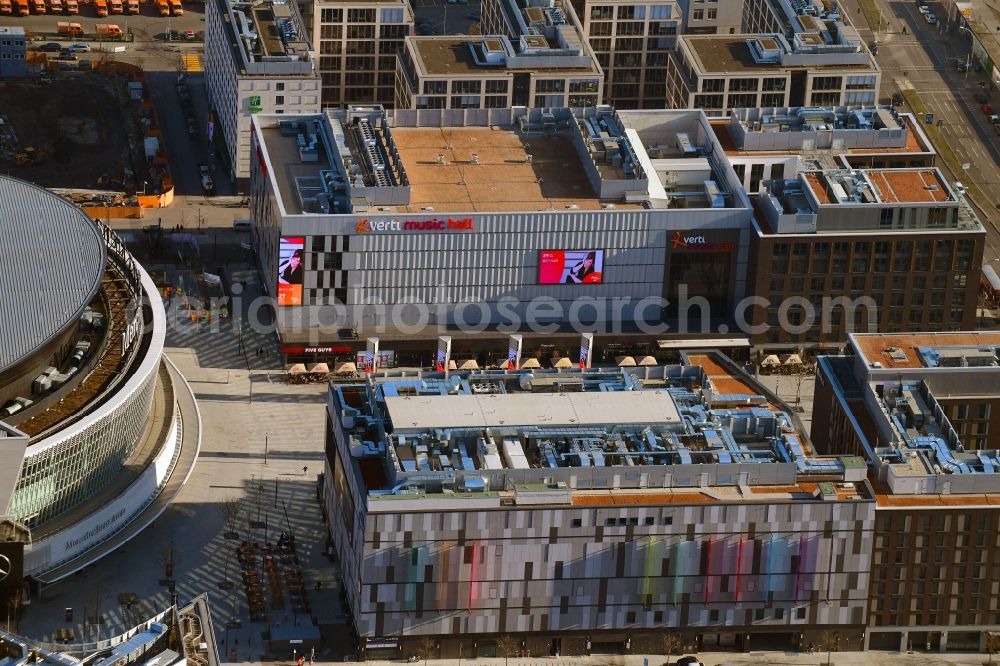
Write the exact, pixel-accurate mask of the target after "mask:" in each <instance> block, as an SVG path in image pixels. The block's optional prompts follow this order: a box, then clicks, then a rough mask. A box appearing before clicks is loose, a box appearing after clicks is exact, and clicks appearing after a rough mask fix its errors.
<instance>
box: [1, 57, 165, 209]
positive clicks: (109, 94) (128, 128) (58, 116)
mask: <svg viewBox="0 0 1000 666" xmlns="http://www.w3.org/2000/svg"><path fill="white" fill-rule="evenodd" d="M135 85H136V84H134V83H133V84H131V86H132V88H133V89H134V86H135ZM130 93H131V90H130V83H129V82H128V81H127V80H126V79H125V78H123V77H121V76H118V75H114V74H103V73H98V72H86V73H80V74H75V73H74V74H73V75H65V76H64V75H56V76H55V77H54V78H51V79H50V78H43V79H41V80H34V81H25V80H6V81H0V169H2V170H3V171H4V172H5V173H9V174H10V175H12V176H16V177H18V178H23V179H25V180H28V181H31V182H34V183H37V184H39V185H42V186H44V187H51V188H66V189H79V190H90V191H103V192H108V195H101V194H100V192H94V193H93V195H92V196H91V197H90V198H91V199H92V200H94V199H98V200H100V202H101V203H103V204H108V205H123V204H125V203H126V200H127V199H129V198H131V197H132V196H134V195H135V194H136V193H140V192H141V193H150V194H153V193H157V192H158V190H159V189H162V188H163V182H162V181H163V180H164V179H163V175H162V174H160V173H158V169H156V168H155V167H154V168H152V169H151V168H150V166H149V165H148V164H147V160H146V157H145V146H144V134H145V132H144V123H145V124H149V123H150V122H151V119H150V118H147V117H145V116H146V114H147V107H146V105H144V104H143V102H142V95H141V90H140V92H139V95H138V99H136V95H135V94H130ZM150 113H151V111H150ZM166 179H167V180H169V176H167V178H166ZM109 195H110V196H109ZM74 198H76V197H74ZM84 198H85V199H86V198H88V197H87V196H86V195H84ZM119 199H121V201H120V202H119V201H118V200H119ZM79 203H84V202H83V201H81V202H79Z"/></svg>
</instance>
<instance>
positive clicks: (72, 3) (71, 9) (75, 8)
mask: <svg viewBox="0 0 1000 666" xmlns="http://www.w3.org/2000/svg"><path fill="white" fill-rule="evenodd" d="M66 13H67V14H79V13H80V3H78V2H77V0H66Z"/></svg>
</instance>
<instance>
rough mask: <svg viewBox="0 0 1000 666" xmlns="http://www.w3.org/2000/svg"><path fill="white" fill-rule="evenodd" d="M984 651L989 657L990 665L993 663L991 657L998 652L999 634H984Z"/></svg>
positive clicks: (999, 646) (994, 632)
mask: <svg viewBox="0 0 1000 666" xmlns="http://www.w3.org/2000/svg"><path fill="white" fill-rule="evenodd" d="M986 651H987V652H988V653H989V655H990V663H991V664H992V663H993V655H994V654H996V653H997V652H1000V632H996V631H987V632H986Z"/></svg>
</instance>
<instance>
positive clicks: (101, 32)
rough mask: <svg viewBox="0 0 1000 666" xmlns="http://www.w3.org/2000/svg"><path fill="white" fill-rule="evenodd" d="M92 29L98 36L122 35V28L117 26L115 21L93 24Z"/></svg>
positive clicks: (113, 36)
mask: <svg viewBox="0 0 1000 666" xmlns="http://www.w3.org/2000/svg"><path fill="white" fill-rule="evenodd" d="M94 31H95V32H96V33H97V35H98V37H112V38H115V37H121V36H122V29H121V28H119V27H118V24H117V23H98V24H97V25H95V26H94Z"/></svg>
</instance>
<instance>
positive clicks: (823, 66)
mask: <svg viewBox="0 0 1000 666" xmlns="http://www.w3.org/2000/svg"><path fill="white" fill-rule="evenodd" d="M757 1H758V2H763V4H764V5H766V7H765V8H763V9H761V11H762V12H763V13H759V12H756V13H755V12H751V13H749V14H747V13H745V14H744V16H745V18H744V34H735V35H725V36H709V35H690V34H686V35H683V36H681V37H680V38H678V43H677V50H676V51H675V52H673V53H671V57H670V60H669V63H668V64H669V71H668V74H667V97H668V105H669V106H671V107H673V108H703V109H705V110H706V111H707V112H709V113H710V114H714V115H718V114H720V113H723V112H725V111H727V110H729V109H738V108H752V107H781V106H796V107H801V106H809V107H834V106H874V105H875V104H876V102H877V101H878V90H879V83H880V81H881V76H882V73H881V70H880V69H879V67H878V64H877V63H876V62H875V59H874V58H873V57H872V55H871V53H870V52H869V51H868V48H867V46H866V45H865V43H864V42H863V41H862V40H861V37H860V35H859V34H858V31H857V30H855V29H854V27H853V26H852V25H851V24H850V23H849V22H847V21H845V20H844V19H843V17H842V16H841V15H840V14H839V13H835V12H832V11H827V10H826V9H823V10H822V11H820V10H817V8H816V7H814V6H813V5H812V4H810V3H796V4H794V5H787V4H786V3H776V5H775V6H772V4H771V3H770V2H769V1H768V0H757ZM752 4H753V3H750V2H748V3H747V7H748V8H749V7H750V6H751V5H752ZM765 10H766V11H765Z"/></svg>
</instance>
